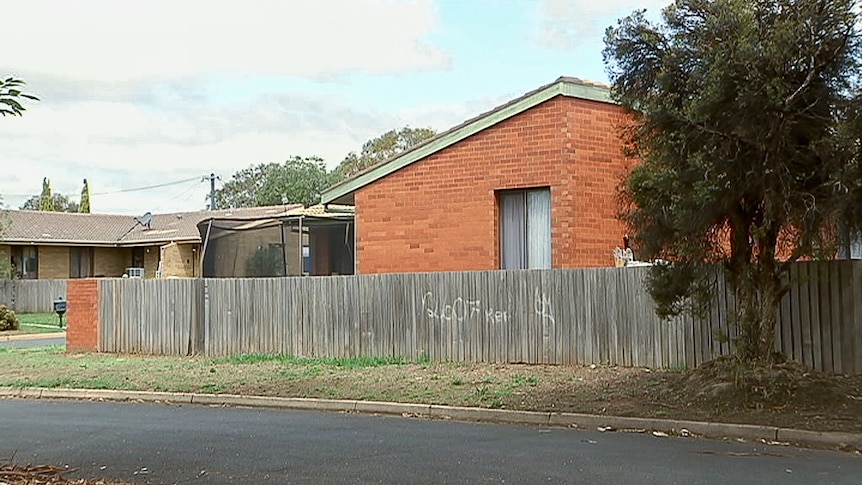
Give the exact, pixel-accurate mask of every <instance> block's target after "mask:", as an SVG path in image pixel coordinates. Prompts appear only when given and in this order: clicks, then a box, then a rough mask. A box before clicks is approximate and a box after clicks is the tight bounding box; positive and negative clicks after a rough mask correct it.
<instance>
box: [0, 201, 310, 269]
mask: <svg viewBox="0 0 862 485" xmlns="http://www.w3.org/2000/svg"><path fill="white" fill-rule="evenodd" d="M297 208H301V206H298V205H290V206H268V207H253V208H241V209H226V210H217V211H199V212H177V213H172V214H154V215H151V216H150V217H140V218H138V217H133V216H125V215H111V214H77V213H65V212H42V211H25V210H9V211H4V212H3V213H2V214H0V277H2V278H10V277H14V278H24V279H65V278H86V277H120V276H123V274H124V273H125V272H126V269H127V268H143V276H144V277H146V278H152V277H155V276H157V273H158V275H159V276H162V277H199V276H201V274H200V273H201V261H200V254H201V235H200V232H199V231H198V223H200V222H201V221H204V220H206V219H211V218H213V217H246V218H256V217H273V216H277V215H280V214H284V213H288V212H290V211H291V210H296V209H297ZM160 268H161V271H160Z"/></svg>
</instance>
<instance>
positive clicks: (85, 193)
mask: <svg viewBox="0 0 862 485" xmlns="http://www.w3.org/2000/svg"><path fill="white" fill-rule="evenodd" d="M78 211H79V212H82V213H84V214H89V213H90V186H89V185H87V179H84V188H83V189H81V205H80V207H79V208H78Z"/></svg>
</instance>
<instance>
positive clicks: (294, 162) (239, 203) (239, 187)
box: [215, 156, 334, 207]
mask: <svg viewBox="0 0 862 485" xmlns="http://www.w3.org/2000/svg"><path fill="white" fill-rule="evenodd" d="M333 181H334V178H333V175H332V174H331V173H330V172H329V171H327V169H326V164H325V163H324V162H323V160H322V159H321V158H319V157H298V156H295V157H292V158H289V159H288V160H287V161H285V162H284V163H265V164H264V163H262V164H258V165H252V166H250V167H248V168H244V169H242V170H240V171H238V172H236V173H234V174H233V176H232V177H231V179H230V180H229V181H227V182H226V183H225V184H224V186H222V188H220V189H217V190H216V193H215V199H216V204H217V207H258V206H265V205H279V204H303V205H314V204H317V203H319V202H320V193H321V192H322V191H323V189H325V188H326V187H328V186H330V185H331V184H332V183H333Z"/></svg>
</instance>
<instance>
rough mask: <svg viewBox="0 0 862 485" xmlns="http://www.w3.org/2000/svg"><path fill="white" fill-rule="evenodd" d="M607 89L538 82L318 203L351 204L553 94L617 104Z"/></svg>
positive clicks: (562, 80) (563, 79)
mask: <svg viewBox="0 0 862 485" xmlns="http://www.w3.org/2000/svg"><path fill="white" fill-rule="evenodd" d="M610 89H611V88H610V86H608V85H607V84H602V83H598V82H593V81H585V80H583V79H579V78H576V77H568V76H560V77H559V78H557V79H556V80H555V81H554V82H552V83H549V84H545V85H544V86H540V87H539V88H537V89H534V90H532V91H529V92H527V93H525V94H523V95H521V96H519V97H517V98H515V99H513V100H511V101H508V102H506V103H504V104H502V105H500V106H497V107H496V108H494V109H492V110H490V111H486V112H485V113H482V114H480V115H478V116H476V117H473V118H470V119H468V120H467V121H464V122H463V123H461V124H459V125H456V126H454V127H452V128H450V129H448V130H446V131H444V132H442V133H439V134H437V135H436V136H434V137H432V138H430V139H428V140H426V141H425V142H423V143H420V144H418V145H416V146H414V147H411V148H410V149H408V150H406V151H404V152H402V153H400V154H398V155H396V156H394V157H392V158H390V159H388V160H385V161H383V162H381V163H379V164H377V165H374V166H372V167H369V168H367V169H365V170H363V171H361V172H359V173H357V174H355V175H353V176H352V177H349V178H347V179H345V180H343V181H341V182H339V183H337V184H335V185H333V186H331V187H329V188H327V189H326V190H324V191H323V193H322V194H321V203H323V204H330V203H342V204H343V203H348V204H351V203H352V197H351V195H352V194H353V192H355V191H356V190H358V189H360V188H362V187H364V186H366V185H368V184H370V183H372V182H374V181H375V180H377V179H380V178H383V177H385V176H387V175H389V174H390V173H392V172H395V171H397V170H400V169H402V168H404V167H406V166H407V165H410V164H411V163H413V162H415V161H418V160H421V159H423V158H425V157H427V156H429V155H431V154H433V153H436V152H438V151H440V150H443V149H444V148H446V147H449V146H451V145H454V144H455V143H458V142H459V141H461V140H463V139H465V138H467V137H469V136H471V135H474V134H476V133H478V132H480V131H482V130H484V129H486V128H489V127H491V126H493V125H496V124H497V123H500V122H502V121H505V120H507V119H509V118H511V117H513V116H515V115H517V114H519V113H522V112H524V111H526V110H528V109H530V108H532V107H534V106H536V105H538V104H541V103H543V102H545V101H547V100H549V99H551V98H553V97H556V96H568V97H573V98H580V99H585V100H588V101H597V102H600V103H609V104H616V103H615V102H614V101H613V100H612V99H611V92H610Z"/></svg>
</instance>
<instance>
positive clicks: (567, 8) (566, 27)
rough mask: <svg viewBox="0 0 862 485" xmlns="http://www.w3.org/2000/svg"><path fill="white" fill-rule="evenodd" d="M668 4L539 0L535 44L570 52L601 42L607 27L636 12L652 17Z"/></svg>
mask: <svg viewBox="0 0 862 485" xmlns="http://www.w3.org/2000/svg"><path fill="white" fill-rule="evenodd" d="M670 3H671V0H601V1H599V0H542V2H541V4H540V5H539V22H538V24H537V29H536V33H535V36H534V38H535V40H536V41H537V42H538V43H539V44H540V45H542V46H545V47H552V48H556V49H564V50H567V49H571V48H575V47H578V46H581V45H584V44H586V43H597V42H601V40H602V36H603V34H604V31H605V29H606V28H607V27H609V26H611V25H613V24H615V23H616V19H618V18H622V17H624V16H626V15H629V14H631V13H632V12H634V11H635V10H640V9H647V11H648V13H651V14H652V15H651V16H654V15H655V14H657V13H658V12H659V11H660V10H661V9H663V8H664V7H666V6H667V5H669V4H670Z"/></svg>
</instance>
